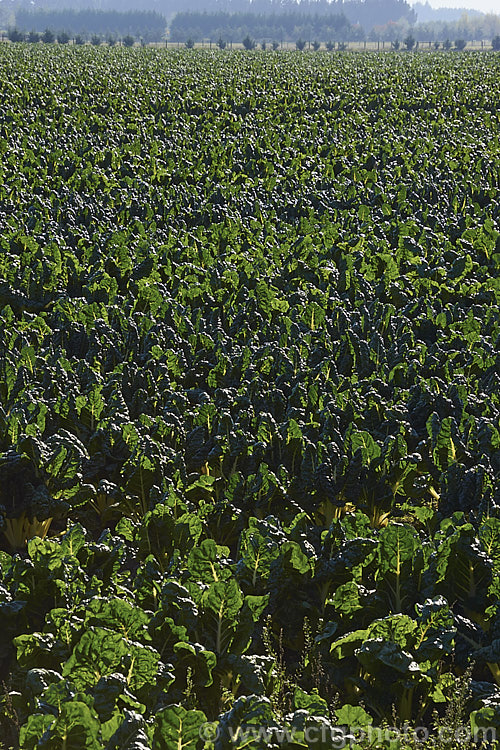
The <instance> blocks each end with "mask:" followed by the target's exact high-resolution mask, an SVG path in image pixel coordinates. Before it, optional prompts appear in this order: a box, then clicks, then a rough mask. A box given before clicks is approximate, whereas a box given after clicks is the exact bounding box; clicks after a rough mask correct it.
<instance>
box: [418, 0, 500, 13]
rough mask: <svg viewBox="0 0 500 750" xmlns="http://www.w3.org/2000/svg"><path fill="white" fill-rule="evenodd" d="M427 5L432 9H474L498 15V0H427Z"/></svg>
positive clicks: (499, 2) (499, 6)
mask: <svg viewBox="0 0 500 750" xmlns="http://www.w3.org/2000/svg"><path fill="white" fill-rule="evenodd" d="M425 1H426V0H421V2H425ZM429 3H430V4H431V5H432V7H433V8H444V7H447V8H474V9H475V10H481V11H482V12H483V13H498V14H500V0H429Z"/></svg>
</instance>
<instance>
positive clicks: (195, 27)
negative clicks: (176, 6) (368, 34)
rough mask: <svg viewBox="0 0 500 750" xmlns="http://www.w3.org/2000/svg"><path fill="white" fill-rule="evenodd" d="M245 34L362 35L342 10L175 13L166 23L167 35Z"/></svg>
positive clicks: (287, 37) (228, 37)
mask: <svg viewBox="0 0 500 750" xmlns="http://www.w3.org/2000/svg"><path fill="white" fill-rule="evenodd" d="M245 37H250V38H251V39H256V40H258V41H263V40H269V41H272V40H276V41H284V42H289V41H295V40H297V39H321V40H332V41H341V42H343V41H347V40H349V41H354V40H356V39H362V38H363V37H364V33H363V30H362V28H361V27H360V26H353V25H352V24H351V23H349V21H348V20H347V18H346V17H345V15H344V14H342V13H338V14H333V13H332V14H329V15H314V16H313V15H308V14H306V13H299V12H291V11H290V12H288V13H278V14H273V15H264V14H255V13H222V12H221V13H197V12H187V13H178V14H177V15H176V16H175V18H174V19H173V21H172V23H171V25H170V35H169V39H171V40H172V41H173V42H186V41H188V40H189V39H191V40H193V41H195V42H196V41H201V40H203V39H212V40H218V39H222V40H225V41H231V42H242V41H243V39H245Z"/></svg>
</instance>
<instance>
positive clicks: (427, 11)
mask: <svg viewBox="0 0 500 750" xmlns="http://www.w3.org/2000/svg"><path fill="white" fill-rule="evenodd" d="M413 10H414V11H415V13H416V14H417V22H418V23H427V22H428V21H431V22H432V21H447V22H453V21H459V20H460V19H461V18H462V16H463V15H467V16H469V17H474V16H475V17H478V16H484V13H481V11H479V10H473V9H472V8H433V7H432V5H430V3H415V4H414V5H413Z"/></svg>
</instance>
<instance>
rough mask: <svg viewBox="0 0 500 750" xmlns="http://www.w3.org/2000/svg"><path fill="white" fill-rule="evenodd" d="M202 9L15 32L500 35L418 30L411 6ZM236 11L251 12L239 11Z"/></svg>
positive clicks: (485, 29) (326, 37) (150, 37)
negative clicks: (170, 18)
mask: <svg viewBox="0 0 500 750" xmlns="http://www.w3.org/2000/svg"><path fill="white" fill-rule="evenodd" d="M67 2H71V0H67ZM208 2H209V3H210V2H212V0H208ZM126 3H127V0H124V4H126ZM196 3H198V0H185V3H184V5H183V11H182V12H180V13H177V14H175V15H174V16H173V18H172V20H171V21H170V27H169V28H168V29H167V20H166V18H165V16H163V15H162V14H161V13H160V12H158V11H153V10H150V9H148V10H142V11H127V10H124V11H118V10H96V9H87V10H84V9H77V8H75V7H72V8H66V9H64V10H55V9H47V8H44V9H43V8H42V9H40V8H38V9H37V10H33V9H29V8H28V7H27V6H24V5H23V6H22V7H18V8H17V11H16V14H15V23H10V24H9V25H8V27H9V28H13V27H14V26H15V29H18V30H19V31H20V32H22V34H24V35H26V34H27V32H38V33H40V32H43V31H45V30H46V29H50V30H51V31H52V32H54V33H55V34H58V33H59V32H67V34H69V36H70V37H71V38H75V37H76V36H80V37H83V38H86V39H89V40H90V39H91V38H92V36H98V37H100V38H102V39H104V38H108V39H111V38H114V39H123V38H125V37H129V39H130V38H133V39H134V40H136V41H143V42H145V43H148V42H161V41H164V40H165V39H166V38H168V39H169V40H170V41H173V42H180V43H181V42H186V41H188V40H193V41H195V42H201V41H203V40H210V41H217V40H219V39H222V40H224V41H226V42H241V41H243V39H244V38H245V37H250V38H251V39H254V40H256V41H257V42H261V41H266V40H269V41H274V40H276V41H284V42H290V41H291V42H294V41H297V40H298V39H304V40H308V41H313V40H319V41H321V42H328V41H333V42H336V41H338V42H349V41H353V42H355V41H363V40H368V41H371V40H374V41H377V40H378V41H389V42H393V41H398V40H399V41H402V40H403V39H405V37H406V36H407V35H408V34H411V35H412V36H413V37H414V38H415V40H416V41H418V42H424V43H425V42H429V43H432V42H444V41H445V40H452V41H453V40H457V39H465V40H468V41H472V40H482V39H489V40H490V39H493V38H494V37H496V36H498V35H499V34H500V16H494V15H491V14H490V15H477V16H465V15H464V16H463V17H462V18H461V19H460V20H458V21H450V22H443V21H432V22H427V23H417V24H416V23H415V14H414V12H413V10H412V8H411V7H410V6H409V5H408V3H407V2H406V1H405V0H364V2H363V1H362V0H350V1H349V0H348V1H347V2H340V1H336V0H335V1H334V2H327V0H302V2H300V5H299V4H298V3H297V2H294V1H287V2H282V3H277V2H275V1H274V0H252V2H251V3H250V2H249V1H248V0H231V2H230V3H229V5H231V11H229V10H218V11H215V10H211V11H207V10H204V11H201V10H193V9H189V6H190V5H192V4H196ZM146 4H147V2H146ZM103 5H104V0H103ZM157 6H158V7H159V6H160V2H158V3H157ZM186 6H187V7H186ZM236 7H242V8H244V10H241V11H236V10H235V8H236ZM259 8H260V10H259ZM4 28H7V26H4ZM22 34H21V37H20V38H22Z"/></svg>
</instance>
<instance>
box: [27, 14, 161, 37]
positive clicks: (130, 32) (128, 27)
mask: <svg viewBox="0 0 500 750" xmlns="http://www.w3.org/2000/svg"><path fill="white" fill-rule="evenodd" d="M166 27H167V21H166V19H165V18H164V16H162V15H161V14H160V13H157V12H155V11H151V10H149V11H140V10H136V11H132V10H131V11H126V12H120V11H117V10H108V11H104V10H93V9H87V10H74V9H71V8H68V9H66V10H32V11H30V10H27V9H24V8H21V9H19V10H18V11H17V12H16V28H17V29H19V30H20V31H23V32H27V31H37V32H42V31H45V29H50V30H52V31H54V32H59V31H65V32H67V33H68V34H71V35H77V34H78V35H83V36H90V35H100V36H103V37H104V36H115V37H121V38H122V37H126V36H133V37H135V38H137V39H143V40H144V41H145V42H160V41H162V39H164V38H165V31H166Z"/></svg>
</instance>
